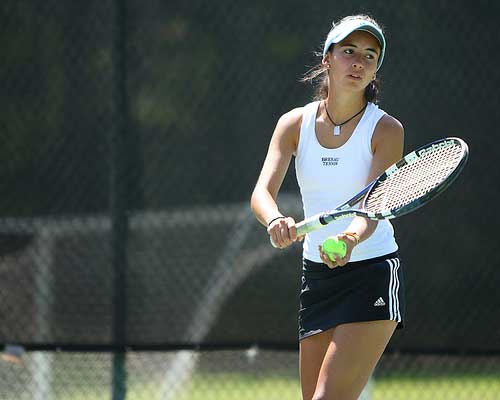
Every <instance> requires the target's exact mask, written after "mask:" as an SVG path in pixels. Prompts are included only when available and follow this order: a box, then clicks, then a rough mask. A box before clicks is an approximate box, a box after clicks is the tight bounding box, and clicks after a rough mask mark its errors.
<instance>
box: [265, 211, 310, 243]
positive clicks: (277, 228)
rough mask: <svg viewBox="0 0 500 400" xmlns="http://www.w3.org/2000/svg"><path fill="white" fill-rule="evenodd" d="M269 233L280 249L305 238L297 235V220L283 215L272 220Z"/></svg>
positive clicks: (268, 228) (268, 229)
mask: <svg viewBox="0 0 500 400" xmlns="http://www.w3.org/2000/svg"><path fill="white" fill-rule="evenodd" d="M267 233H268V234H269V236H271V239H272V241H273V243H274V245H275V246H276V247H277V248H278V249H284V248H285V247H288V246H290V245H291V244H292V243H293V242H295V241H297V240H302V239H303V236H302V237H298V236H297V228H296V227H295V220H294V219H293V218H292V217H283V218H279V219H277V220H275V221H273V222H271V223H270V224H269V226H268V227H267Z"/></svg>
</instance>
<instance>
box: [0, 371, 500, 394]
mask: <svg viewBox="0 0 500 400" xmlns="http://www.w3.org/2000/svg"><path fill="white" fill-rule="evenodd" d="M162 387H163V385H162V382H161V381H159V380H158V377H151V379H149V380H144V379H141V382H139V381H138V380H134V377H133V376H130V377H129V383H128V388H127V399H128V400H159V399H160V391H161V388H162ZM24 389H26V388H24ZM0 392H1V391H0ZM110 392H111V390H110V388H109V386H107V385H105V384H104V383H101V384H100V385H90V384H89V383H88V382H82V381H80V384H79V385H72V384H71V383H66V384H64V385H63V383H62V382H58V380H57V379H55V381H54V391H53V392H52V396H50V398H49V399H50V400H109V399H111V393H110ZM21 393H22V395H21ZM499 393H500V376H498V375H495V374H481V375H479V374H456V375H453V376H430V375H427V376H425V375H423V374H422V373H420V374H419V375H418V376H408V374H399V375H398V374H391V375H389V376H385V377H381V378H378V379H376V380H375V383H374V385H373V387H372V397H371V399H372V400H399V399H401V400H412V399H415V400H426V399H428V400H440V399H443V400H452V399H453V400H460V399H463V400H489V399H491V400H493V399H498V398H499V395H498V394H499ZM2 398H4V397H2ZM25 398H26V399H31V398H32V397H31V396H27V394H26V392H25V390H23V389H22V388H19V392H18V393H17V394H16V393H15V391H14V392H11V393H9V394H8V395H7V397H6V400H14V399H15V400H19V399H25ZM175 399H176V400H211V399H214V400H215V399H217V400H233V399H237V400H247V399H248V400H287V399H290V400H300V399H301V396H300V385H299V381H298V379H297V378H294V377H292V376H282V375H281V376H277V375H276V376H274V375H264V374H262V375H261V374H258V375H257V374H243V373H236V372H235V373H198V374H196V375H195V376H194V378H193V379H192V380H191V381H190V383H189V384H188V385H187V386H186V387H184V388H183V390H182V391H179V392H178V393H177V394H176V396H175Z"/></svg>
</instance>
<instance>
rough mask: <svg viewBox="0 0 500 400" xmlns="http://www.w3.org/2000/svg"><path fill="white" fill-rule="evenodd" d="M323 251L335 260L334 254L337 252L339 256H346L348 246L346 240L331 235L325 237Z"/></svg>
mask: <svg viewBox="0 0 500 400" xmlns="http://www.w3.org/2000/svg"><path fill="white" fill-rule="evenodd" d="M322 248H323V253H325V254H326V255H327V256H328V258H329V259H330V260H332V261H335V257H334V254H337V255H338V256H339V257H341V258H342V257H345V255H346V253H347V246H346V244H345V242H344V241H342V240H339V239H337V237H336V236H330V237H327V238H326V239H325V241H324V242H323V246H322Z"/></svg>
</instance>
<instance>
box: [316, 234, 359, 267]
mask: <svg viewBox="0 0 500 400" xmlns="http://www.w3.org/2000/svg"><path fill="white" fill-rule="evenodd" d="M336 237H337V239H338V240H342V241H343V242H344V243H345V244H346V247H347V248H346V255H345V256H344V257H340V256H339V255H338V254H333V257H334V258H335V260H334V261H332V260H330V257H328V255H327V254H326V253H324V252H323V249H322V247H321V245H320V246H318V249H319V255H320V257H321V260H322V261H323V262H324V263H325V264H326V265H328V268H330V269H334V268H337V267H343V266H344V265H346V264H347V263H348V262H349V260H350V259H351V253H352V250H353V249H354V247H355V246H356V244H357V243H356V240H355V239H354V238H353V237H352V236H351V235H346V234H345V233H339V234H338V235H337V236H336Z"/></svg>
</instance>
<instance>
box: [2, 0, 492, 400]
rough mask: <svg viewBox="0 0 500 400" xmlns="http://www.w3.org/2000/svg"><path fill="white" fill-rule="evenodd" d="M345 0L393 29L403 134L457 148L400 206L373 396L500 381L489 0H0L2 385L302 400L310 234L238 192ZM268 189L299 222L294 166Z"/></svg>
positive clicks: (87, 394) (33, 394)
mask: <svg viewBox="0 0 500 400" xmlns="http://www.w3.org/2000/svg"><path fill="white" fill-rule="evenodd" d="M358 12H363V13H369V14H371V15H373V16H374V17H375V18H376V19H378V20H379V21H380V22H381V23H382V24H383V25H384V26H385V27H386V33H387V39H388V50H387V58H386V60H385V62H384V66H383V68H382V70H381V71H380V78H381V80H382V97H381V102H380V103H381V107H382V108H383V109H385V110H387V111H388V112H390V113H391V114H392V115H394V116H395V117H397V118H398V119H400V120H401V121H402V122H403V123H404V125H405V128H406V138H405V150H406V152H407V151H410V150H411V149H413V148H415V147H417V146H419V145H422V144H424V143H427V142H429V141H432V140H434V139H438V138H441V137H444V136H459V137H462V138H463V139H465V140H466V141H467V142H468V144H469V146H470V151H471V156H470V160H469V163H468V166H467V167H466V169H465V171H464V173H463V174H462V175H461V177H460V178H459V180H458V181H457V183H456V184H455V185H454V186H453V187H452V188H451V189H450V190H449V191H447V192H446V193H444V194H443V195H442V196H441V197H440V198H439V199H437V200H436V201H435V202H433V203H432V204H430V205H428V206H426V208H424V209H422V210H420V211H419V212H417V213H415V214H412V215H408V216H406V217H404V218H402V219H401V220H396V221H395V223H394V225H395V228H396V234H397V239H398V242H399V244H400V248H401V256H402V259H403V262H404V267H405V278H406V290H407V303H408V305H407V311H408V313H407V318H408V320H407V322H406V328H405V329H404V330H403V331H398V332H397V333H396V334H395V336H394V338H393V339H392V340H391V343H390V345H389V348H388V350H387V352H386V354H385V355H384V356H383V358H382V360H381V362H380V364H379V366H378V367H377V370H376V371H375V374H374V377H373V379H372V380H371V382H370V384H369V385H368V387H367V389H366V390H365V392H364V394H363V398H364V399H419V400H420V399H452V398H453V399H467V400H470V399H481V400H483V399H496V398H498V393H499V392H500V383H499V382H500V379H499V377H500V342H499V340H498V337H499V334H500V320H499V319H498V318H496V310H497V308H498V306H499V305H500V293H499V291H498V286H499V284H500V273H499V268H498V266H499V265H500V258H499V256H498V252H496V251H495V249H496V248H497V246H496V226H497V225H498V224H499V223H500V221H499V218H498V216H496V215H495V213H494V212H493V213H488V214H487V213H485V211H484V210H485V209H486V207H485V205H486V204H487V202H488V203H490V201H491V200H490V199H492V201H491V203H492V204H495V200H496V199H497V198H499V197H500V191H499V190H498V187H497V184H496V182H497V181H498V179H499V170H498V169H496V168H492V167H491V165H492V164H493V162H494V160H496V159H497V158H498V156H499V151H498V150H497V146H496V145H495V144H496V137H495V134H494V133H495V129H496V126H497V125H498V116H497V113H496V106H497V103H498V102H497V101H496V100H495V93H494V88H496V87H497V86H498V84H499V83H500V82H499V81H500V75H499V74H497V73H496V72H495V65H496V61H497V59H498V51H497V48H498V45H499V44H500V43H499V39H498V35H497V34H496V32H497V29H496V25H497V21H496V16H497V15H498V13H499V12H500V5H499V4H498V3H497V2H493V1H476V2H474V3H470V2H465V1H459V2H451V1H444V0H438V1H432V2H431V1H423V2H418V3H416V2H411V1H395V0H387V1H380V2H363V1H349V2H348V1H345V0H341V1H337V2H335V3H334V4H333V3H331V2H325V1H316V2H313V3H311V4H306V3H305V2H298V1H287V2H284V1H277V2H274V3H273V4H270V2H263V1H255V2H251V3H250V2H240V1H236V2H235V1H228V0H220V1H218V2H216V3H207V2H202V1H190V2H180V1H170V2H162V1H158V0H155V1H150V2H147V3H144V2H139V1H136V0H115V1H111V0H107V1H96V0H89V1H86V2H57V1H53V0H49V1H46V2H43V3H40V2H35V1H12V0H6V1H4V2H2V4H1V5H0V21H1V24H0V41H1V46H2V50H3V51H2V63H0V78H1V81H2V82H3V85H2V87H3V90H2V91H1V92H0V105H1V106H0V122H1V131H0V156H1V159H2V167H1V169H0V171H1V179H0V189H1V193H2V196H1V197H0V317H1V321H2V323H1V324H0V344H1V345H2V346H3V354H2V357H1V359H0V382H1V385H0V398H2V399H7V400H13V399H30V400H31V399H36V400H48V399H50V400H52V399H64V400H66V399H89V400H97V399H110V398H112V399H113V400H118V399H125V398H126V399H138V400H143V399H162V400H165V399H173V398H175V399H186V400H188V399H189V400H193V399H266V400H268V399H299V398H300V386H299V379H298V357H297V307H298V292H299V289H300V287H299V284H300V268H301V263H300V253H301V251H300V248H299V247H300V246H294V247H292V248H290V249H288V250H287V251H276V250H274V249H273V248H271V247H270V246H269V242H268V238H267V235H266V233H265V230H264V229H263V228H262V227H261V226H260V225H259V224H258V223H257V221H256V220H255V218H254V217H253V216H252V214H251V212H250V210H249V206H248V203H249V197H250V193H251V191H252V189H253V185H254V184H255V181H256V179H257V176H258V173H259V170H260V168H261V165H262V162H263V159H264V156H265V152H266V149H267V145H268V142H269V139H270V136H271V134H272V131H273V129H274V126H275V123H276V121H277V119H278V118H279V116H280V115H281V114H283V113H284V112H286V111H288V110H290V109H291V108H294V107H298V106H301V105H303V104H305V103H307V102H308V101H310V99H311V97H312V93H313V88H312V87H311V86H308V85H303V84H301V83H299V82H298V80H299V79H300V77H301V76H302V74H303V73H304V72H305V71H306V70H307V69H308V68H309V67H311V66H313V65H314V64H316V63H318V62H319V59H318V58H317V57H316V56H315V54H314V52H315V51H317V50H319V49H320V47H321V43H322V41H323V40H324V38H325V36H326V34H327V32H328V30H329V27H330V24H331V22H332V20H333V19H338V18H340V17H342V16H344V15H347V14H352V13H358ZM489 160H491V161H490V162H488V161H489ZM485 199H488V200H485ZM279 202H280V206H281V207H282V208H283V209H284V210H287V211H288V212H289V213H290V214H291V215H294V216H296V218H297V219H299V218H300V217H301V205H300V200H299V197H298V189H297V184H296V181H295V178H294V171H293V166H292V168H291V170H290V172H289V174H288V175H287V177H286V179H285V182H284V184H283V188H282V195H281V196H280V199H279Z"/></svg>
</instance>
